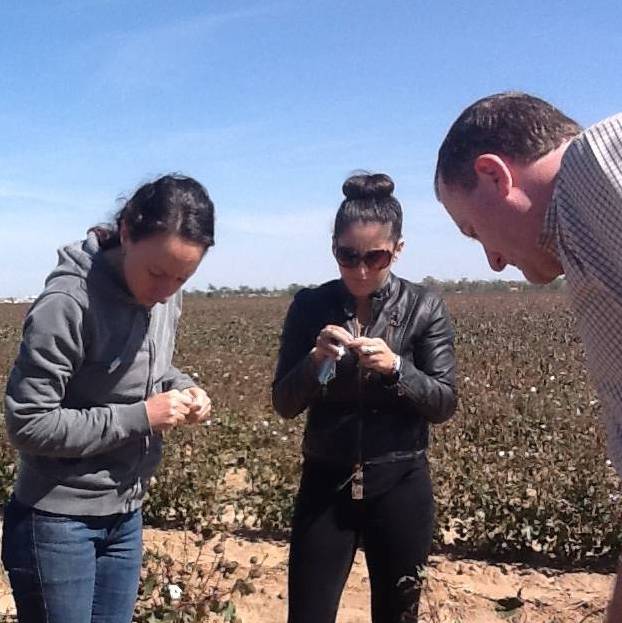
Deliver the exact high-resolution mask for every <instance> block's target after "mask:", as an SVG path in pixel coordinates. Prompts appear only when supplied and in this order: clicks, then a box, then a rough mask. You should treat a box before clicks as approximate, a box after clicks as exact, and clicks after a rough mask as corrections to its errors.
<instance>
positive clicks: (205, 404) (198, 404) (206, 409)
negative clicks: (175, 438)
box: [183, 387, 212, 424]
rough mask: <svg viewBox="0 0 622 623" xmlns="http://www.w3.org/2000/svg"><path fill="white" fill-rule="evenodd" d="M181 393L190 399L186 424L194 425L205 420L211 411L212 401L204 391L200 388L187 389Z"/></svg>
mask: <svg viewBox="0 0 622 623" xmlns="http://www.w3.org/2000/svg"><path fill="white" fill-rule="evenodd" d="M183 393H185V394H186V395H188V396H191V398H192V403H191V404H190V406H189V409H190V413H189V414H188V417H187V418H186V419H187V421H188V423H193V424H196V423H201V422H204V421H205V420H207V418H208V417H209V415H210V413H211V410H212V401H211V399H210V397H209V396H208V395H207V393H206V392H205V390H203V389H201V388H200V387H189V388H188V389H185V390H184V391H183Z"/></svg>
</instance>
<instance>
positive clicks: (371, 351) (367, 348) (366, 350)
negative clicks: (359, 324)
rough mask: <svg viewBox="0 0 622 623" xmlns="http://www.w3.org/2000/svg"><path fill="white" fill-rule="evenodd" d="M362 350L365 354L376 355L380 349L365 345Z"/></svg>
mask: <svg viewBox="0 0 622 623" xmlns="http://www.w3.org/2000/svg"><path fill="white" fill-rule="evenodd" d="M361 352H362V353H363V355H375V354H376V353H377V352H378V351H377V350H376V349H375V348H374V347H373V346H363V347H362V348H361Z"/></svg>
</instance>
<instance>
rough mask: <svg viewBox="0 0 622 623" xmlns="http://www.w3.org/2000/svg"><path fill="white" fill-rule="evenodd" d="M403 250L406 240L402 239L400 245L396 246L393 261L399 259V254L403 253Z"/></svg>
mask: <svg viewBox="0 0 622 623" xmlns="http://www.w3.org/2000/svg"><path fill="white" fill-rule="evenodd" d="M403 248H404V239H403V238H400V239H399V241H398V243H397V244H396V245H395V251H393V261H394V262H395V260H397V258H398V257H399V254H400V253H401V252H402V249H403Z"/></svg>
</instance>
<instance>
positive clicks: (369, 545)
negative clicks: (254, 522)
mask: <svg viewBox="0 0 622 623" xmlns="http://www.w3.org/2000/svg"><path fill="white" fill-rule="evenodd" d="M334 483H335V478H334V473H333V474H331V473H330V472H329V471H327V470H323V469H321V468H318V467H317V466H313V467H310V466H308V465H306V466H305V468H304V470H303V475H302V480H301V483H300V490H299V492H298V497H297V499H296V507H295V510H294V520H293V525H292V537H291V547H290V556H289V618H288V623H334V621H335V617H336V616H337V608H338V606H339V600H340V598H341V593H342V592H343V587H344V585H345V583H346V580H347V578H348V575H349V573H350V569H351V567H352V562H353V560H354V554H355V552H356V549H357V547H358V545H359V544H360V545H362V546H363V548H364V550H365V558H366V561H367V568H368V570H369V579H370V585H371V610H372V621H373V623H406V622H409V623H410V622H411V621H417V610H418V607H419V596H420V592H421V591H420V588H419V582H418V581H417V579H418V569H419V568H420V566H422V565H424V564H425V562H426V560H427V556H428V553H429V551H430V547H431V544H432V533H433V528H434V501H433V498H432V485H431V482H430V475H429V471H428V464H427V460H426V459H425V458H423V459H422V460H418V461H416V462H415V463H414V464H413V466H412V469H407V470H406V471H405V473H403V474H402V475H401V476H400V478H399V480H398V481H397V483H395V484H394V485H393V486H392V487H391V488H390V489H389V490H388V491H386V492H384V493H382V494H380V495H378V496H375V497H373V498H371V499H366V500H363V501H358V500H357V501H354V500H352V499H351V493H350V491H351V490H350V487H349V486H346V487H344V488H343V489H342V490H341V491H338V492H336V491H335V487H334ZM404 577H410V578H414V579H415V581H414V582H413V581H412V580H411V581H408V580H406V581H402V582H399V581H400V579H401V578H404ZM398 582H399V586H398Z"/></svg>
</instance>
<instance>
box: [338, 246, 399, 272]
mask: <svg viewBox="0 0 622 623" xmlns="http://www.w3.org/2000/svg"><path fill="white" fill-rule="evenodd" d="M393 253H394V251H387V249H374V250H372V251H367V253H363V254H362V255H361V254H360V253H359V252H358V251H356V250H355V249H352V248H350V247H335V249H334V254H335V259H336V260H337V264H339V266H343V267H344V268H357V267H358V266H360V264H361V262H363V263H364V264H365V266H367V268H369V269H370V270H382V269H383V268H386V267H387V266H388V265H389V264H390V263H391V260H392V259H393Z"/></svg>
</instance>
